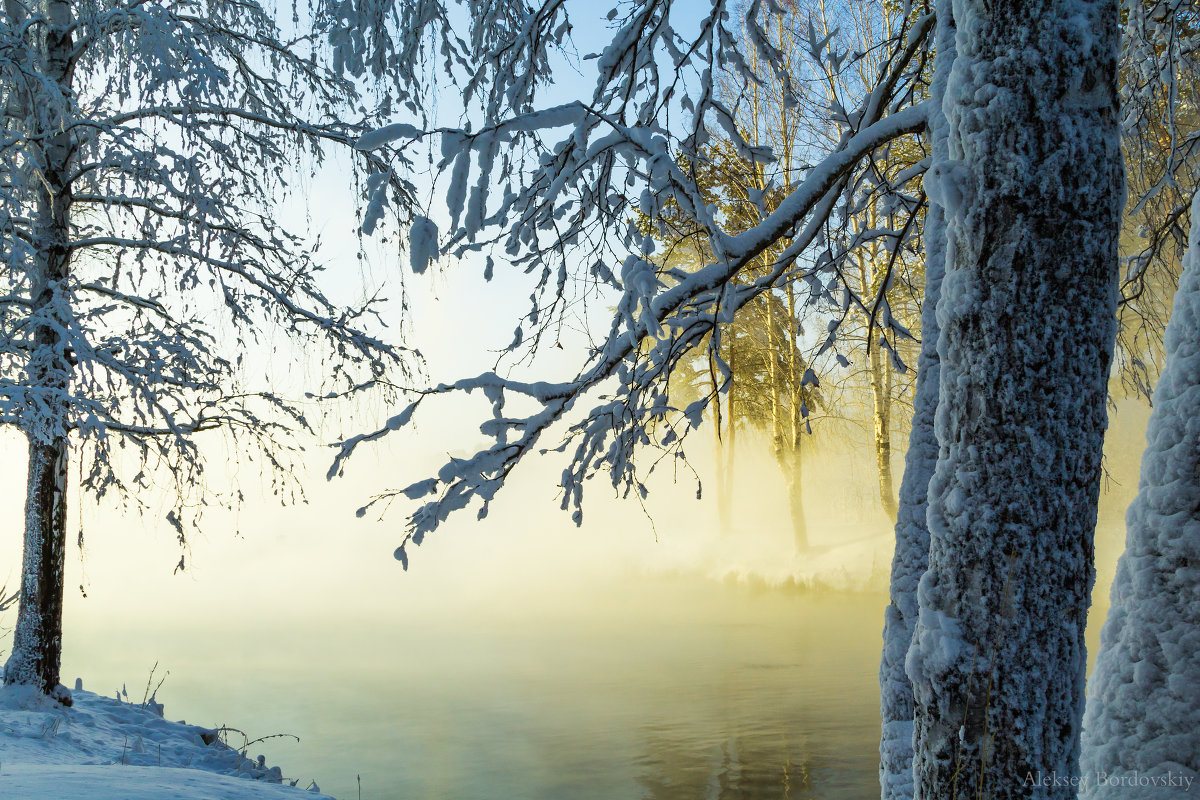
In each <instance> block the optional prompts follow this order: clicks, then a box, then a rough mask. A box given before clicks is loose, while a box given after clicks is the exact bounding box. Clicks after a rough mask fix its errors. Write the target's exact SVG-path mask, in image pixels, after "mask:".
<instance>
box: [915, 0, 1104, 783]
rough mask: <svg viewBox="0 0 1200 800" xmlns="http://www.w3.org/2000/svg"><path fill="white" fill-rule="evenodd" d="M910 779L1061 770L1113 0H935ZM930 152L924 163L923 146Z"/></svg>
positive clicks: (1077, 668) (1087, 513) (1081, 659)
mask: <svg viewBox="0 0 1200 800" xmlns="http://www.w3.org/2000/svg"><path fill="white" fill-rule="evenodd" d="M954 21H955V25H956V34H957V35H956V53H955V58H954V64H953V67H952V70H951V75H950V79H949V83H948V85H947V92H946V97H945V104H944V108H945V111H946V115H947V119H948V123H949V145H950V159H951V160H950V161H949V162H948V163H945V164H943V165H941V167H940V169H938V170H936V171H935V172H934V173H933V174H931V175H930V176H929V177H928V178H927V180H926V186H927V190H929V189H932V191H931V196H933V195H935V194H936V195H937V196H938V199H940V200H941V202H942V203H943V205H944V206H945V208H946V211H947V248H948V256H947V271H946V276H945V278H944V280H943V283H942V295H941V298H940V300H939V302H938V308H937V317H938V323H939V328H940V330H939V339H938V354H939V356H940V359H941V374H940V394H939V402H938V410H937V419H936V431H937V437H938V445H939V453H938V462H937V467H936V469H935V471H934V475H933V479H932V480H931V481H930V485H929V511H928V523H929V533H930V550H929V568H928V570H927V571H926V573H925V575H924V576H923V577H922V579H921V582H920V585H919V587H918V602H919V612H918V621H917V628H916V631H915V634H914V640H913V645H912V650H911V651H910V653H909V656H908V661H907V665H906V666H907V671H908V674H909V677H910V679H911V680H912V682H913V690H914V697H915V745H916V747H915V759H914V762H915V763H914V775H915V797H916V798H919V799H921V800H926V799H927V800H934V798H936V800H957V799H959V798H961V799H962V800H967V798H980V797H984V798H1012V797H1023V798H1024V797H1038V798H1069V797H1074V796H1075V794H1076V788H1075V787H1074V786H1072V785H1071V783H1070V779H1071V778H1073V777H1076V776H1078V774H1079V764H1078V760H1079V730H1080V721H1081V720H1080V718H1081V716H1082V712H1083V688H1084V672H1085V666H1086V658H1085V652H1084V638H1083V636H1084V626H1085V623H1086V617H1087V607H1088V603H1089V598H1090V592H1091V586H1092V581H1093V568H1092V537H1093V532H1094V527H1095V520H1096V501H1097V497H1098V494H1099V483H1100V482H1099V478H1100V461H1101V450H1102V444H1103V438H1104V430H1105V427H1106V425H1107V418H1106V413H1105V396H1106V390H1107V384H1108V368H1109V364H1110V361H1111V357H1112V347H1113V338H1114V333H1115V312H1116V286H1117V282H1116V277H1117V276H1116V265H1117V232H1118V228H1119V222H1120V214H1121V206H1122V195H1123V191H1122V189H1123V187H1122V171H1121V156H1120V148H1119V135H1118V129H1117V99H1116V62H1117V21H1118V16H1117V5H1116V2H1115V0H1097V1H1096V2H1088V1H1086V0H1027V1H1026V2H1011V1H1010V2H1000V3H997V2H992V1H991V0H986V2H985V0H956V1H955V3H954ZM935 166H936V165H935Z"/></svg>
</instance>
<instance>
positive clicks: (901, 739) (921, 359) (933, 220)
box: [879, 0, 954, 800]
mask: <svg viewBox="0 0 1200 800" xmlns="http://www.w3.org/2000/svg"><path fill="white" fill-rule="evenodd" d="M937 15H938V19H937V30H936V32H935V46H936V49H937V54H936V56H935V57H934V76H933V84H932V86H931V87H930V96H931V99H932V101H933V102H932V104H931V105H930V110H929V123H928V125H927V127H926V136H927V137H928V139H929V145H930V154H931V155H930V160H931V164H932V166H931V168H932V169H935V170H937V171H939V172H941V171H944V170H945V165H946V163H947V161H948V160H949V157H950V156H949V147H950V145H949V129H948V126H947V122H946V115H945V112H944V111H943V107H942V101H943V99H944V97H945V94H946V83H947V81H948V80H949V78H950V67H951V65H952V64H953V63H954V14H953V7H952V5H951V0H939V2H938V4H937ZM923 239H924V241H925V297H924V305H922V307H921V352H920V355H919V356H918V357H917V385H916V390H915V392H914V395H913V418H912V430H911V431H910V432H909V437H908V451H907V452H906V453H905V456H904V476H903V478H901V480H900V502H899V508H898V510H897V521H896V550H895V554H894V555H893V557H892V575H891V584H890V587H889V593H890V596H891V602H890V603H889V604H888V607H887V609H886V610H885V612H884V622H883V654H882V657H881V659H880V665H879V704H880V717H881V720H882V735H881V737H880V740H879V787H880V792H881V797H882V800H909V799H910V798H911V797H912V796H913V715H914V713H915V712H914V709H915V707H914V702H913V690H912V682H911V681H909V679H908V675H906V674H905V671H904V662H905V658H906V657H907V655H908V649H909V645H910V644H911V643H912V635H913V628H914V627H915V626H916V624H917V582H918V581H919V580H920V579H921V575H923V574H924V573H925V570H926V569H927V568H928V566H929V527H928V525H927V523H926V519H925V514H926V509H927V504H926V498H927V494H928V491H929V480H930V478H932V477H933V470H934V467H935V466H936V465H937V457H938V444H937V436H936V434H935V433H934V417H935V415H936V413H937V403H938V385H939V373H940V370H941V366H940V361H939V359H938V352H937V342H938V324H937V313H936V311H937V304H938V298H939V297H940V296H941V292H942V278H943V276H944V275H945V273H946V226H945V209H944V208H943V206H942V204H941V202H940V197H939V198H938V199H936V200H931V201H930V203H929V205H928V206H927V207H926V212H925V232H924V236H923Z"/></svg>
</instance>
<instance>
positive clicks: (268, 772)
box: [0, 686, 326, 800]
mask: <svg viewBox="0 0 1200 800" xmlns="http://www.w3.org/2000/svg"><path fill="white" fill-rule="evenodd" d="M73 696H74V705H72V706H71V707H69V708H67V707H63V706H61V705H59V704H58V703H56V702H54V701H52V700H49V699H47V698H45V697H43V696H42V695H40V694H39V693H37V692H35V691H31V690H29V689H26V688H22V687H8V686H6V687H3V688H0V798H3V800H286V798H289V797H290V798H296V799H297V800H299V799H300V798H306V800H312V798H319V797H326V796H325V795H321V794H318V793H317V791H318V790H317V789H316V787H315V786H313V787H311V788H312V790H311V791H305V790H304V788H303V787H302V786H295V787H294V786H291V785H289V784H290V783H291V781H288V780H286V779H284V777H283V776H282V774H281V772H280V770H279V768H278V767H268V766H266V764H265V761H264V759H263V758H262V757H261V756H259V757H257V758H247V757H245V756H244V755H243V754H242V752H240V751H239V750H237V749H235V748H234V747H231V746H230V745H228V744H226V743H225V742H224V741H222V737H221V736H219V735H218V731H214V730H212V729H209V728H202V727H197V726H195V725H188V724H186V723H185V722H182V721H181V722H170V721H168V720H166V719H164V718H163V717H162V716H160V713H161V711H162V706H161V705H157V704H154V703H147V704H146V706H147V707H145V708H143V706H142V704H141V703H137V702H133V703H130V702H123V701H120V700H117V699H114V698H108V697H100V696H98V695H95V694H93V693H91V692H87V691H83V690H76V691H75V692H73ZM225 738H227V739H230V740H231V743H232V744H235V745H236V744H239V743H240V740H239V735H238V734H237V733H232V734H231V735H229V736H227V737H225ZM252 752H253V751H251V753H252Z"/></svg>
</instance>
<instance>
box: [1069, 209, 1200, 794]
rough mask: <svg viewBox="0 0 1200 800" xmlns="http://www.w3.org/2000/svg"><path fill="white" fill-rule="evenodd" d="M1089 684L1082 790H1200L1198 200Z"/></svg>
mask: <svg viewBox="0 0 1200 800" xmlns="http://www.w3.org/2000/svg"><path fill="white" fill-rule="evenodd" d="M1165 344H1166V362H1165V366H1164V368H1163V372H1162V375H1161V376H1160V377H1159V379H1158V385H1157V386H1156V387H1155V390H1154V411H1153V413H1152V414H1151V416H1150V425H1149V428H1148V429H1147V431H1146V452H1145V455H1143V456H1142V477H1141V483H1140V486H1139V487H1138V495H1137V498H1136V499H1135V500H1134V501H1133V504H1132V505H1131V506H1130V507H1129V513H1128V515H1127V517H1126V524H1127V536H1126V540H1125V553H1124V554H1123V555H1122V556H1121V560H1120V562H1119V563H1118V564H1117V575H1116V578H1115V579H1114V580H1113V586H1112V606H1111V608H1110V610H1109V612H1108V619H1107V620H1106V621H1105V623H1104V629H1103V631H1102V632H1101V634H1100V654H1099V656H1098V657H1097V659H1096V669H1095V671H1094V672H1093V673H1092V679H1091V681H1090V683H1089V685H1088V701H1087V714H1086V715H1085V717H1084V725H1083V759H1082V761H1083V777H1084V778H1085V779H1086V783H1085V784H1084V790H1083V792H1082V794H1083V795H1084V796H1085V797H1088V798H1096V799H1097V800H1098V799H1099V798H1140V797H1145V798H1150V797H1176V796H1183V794H1184V793H1185V792H1187V791H1188V789H1189V788H1190V789H1191V790H1192V791H1200V655H1198V654H1200V480H1197V476H1198V475H1200V197H1197V199H1196V200H1194V201H1193V202H1192V233H1191V242H1190V246H1189V249H1188V254H1187V256H1186V257H1185V259H1184V265H1183V275H1182V276H1181V278H1180V281H1179V289H1178V291H1177V292H1176V294H1175V308H1174V311H1173V313H1172V314H1171V320H1170V322H1169V324H1168V325H1167V333H1166V341H1165Z"/></svg>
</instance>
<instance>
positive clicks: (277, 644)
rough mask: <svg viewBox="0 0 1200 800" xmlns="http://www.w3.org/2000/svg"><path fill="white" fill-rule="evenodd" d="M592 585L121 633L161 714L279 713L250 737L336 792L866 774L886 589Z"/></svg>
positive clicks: (712, 786)
mask: <svg viewBox="0 0 1200 800" xmlns="http://www.w3.org/2000/svg"><path fill="white" fill-rule="evenodd" d="M610 588H612V589H614V590H612V591H607V592H604V593H602V594H599V593H594V592H592V593H585V594H586V596H585V595H584V594H581V597H580V598H577V599H578V602H572V601H570V600H569V599H563V600H562V602H556V603H549V602H548V603H546V604H544V605H541V606H540V607H537V608H529V609H524V610H518V609H504V608H502V607H501V608H480V609H477V610H476V613H456V614H446V615H443V616H442V617H433V616H425V617H423V618H421V619H419V620H417V621H412V620H411V619H410V618H408V617H404V618H401V619H398V620H394V621H389V622H379V621H375V620H373V621H370V622H366V621H363V622H360V623H358V624H355V623H354V622H353V621H350V622H347V621H346V620H344V619H341V620H339V619H330V620H327V621H320V620H311V619H310V620H308V621H306V623H305V624H304V625H303V626H300V625H298V626H296V630H293V631H287V630H284V631H272V632H271V633H270V635H269V636H268V637H263V636H262V633H263V632H262V631H261V630H260V631H258V632H257V634H255V633H254V632H253V631H252V630H250V629H245V630H241V631H238V630H233V631H225V632H223V633H220V634H218V633H215V632H206V633H205V634H204V635H203V636H202V637H191V638H189V637H175V638H171V637H168V636H166V635H163V636H157V637H142V641H146V640H147V639H149V640H150V641H151V642H152V647H147V648H146V654H145V656H144V658H145V659H147V663H150V659H151V657H153V658H157V659H161V660H163V662H164V663H167V664H169V665H170V666H171V668H172V678H171V679H170V680H169V681H168V685H167V686H166V687H164V690H163V695H164V697H163V699H165V701H166V703H167V713H168V716H172V717H174V718H178V717H179V716H181V715H183V714H184V713H186V714H187V715H188V716H189V717H195V719H193V720H192V721H197V722H199V721H211V722H212V723H214V724H215V723H217V722H222V721H225V720H226V719H228V720H229V721H230V723H231V724H237V725H238V727H243V728H247V729H249V728H253V732H257V733H271V732H275V731H278V730H285V731H289V732H294V733H297V734H299V735H300V736H301V739H302V742H301V744H300V745H296V746H288V745H280V746H279V747H278V748H276V749H275V750H269V751H267V752H268V757H269V758H272V759H274V760H277V761H279V762H280V763H282V765H283V767H284V769H285V772H289V773H296V774H304V775H315V776H317V778H318V781H319V783H320V784H321V788H322V789H323V790H325V791H327V792H332V793H333V794H335V795H338V796H340V797H342V798H354V797H357V786H356V783H355V775H356V774H361V776H362V787H363V793H362V796H363V797H364V798H369V799H371V800H392V799H393V798H430V799H432V798H445V800H484V799H485V798H486V799H487V800H496V799H497V798H499V799H502V800H509V799H510V798H512V799H514V800H515V799H517V798H522V799H524V798H529V799H530V800H534V799H542V798H544V799H545V800H593V799H594V800H635V799H636V798H645V800H684V799H685V798H686V799H687V800H695V799H696V798H720V799H721V800H734V799H735V798H736V799H737V800H768V799H769V798H818V797H819V798H822V800H837V799H838V798H851V797H853V798H863V797H870V796H872V795H873V794H874V793H875V792H876V791H877V788H876V747H877V736H878V688H877V684H876V670H877V662H878V652H879V644H880V638H879V631H880V628H881V620H882V608H883V605H884V603H885V598H883V597H881V596H875V595H871V596H855V595H815V594H811V593H809V594H798V593H793V594H786V593H779V592H771V591H758V592H753V591H750V590H747V589H743V588H738V587H734V586H722V585H715V584H712V583H704V582H702V581H699V580H696V581H694V582H689V581H685V580H682V579H664V578H649V579H643V580H639V581H634V582H630V583H629V584H628V585H622V586H620V587H610ZM216 636H226V637H228V638H229V639H230V641H229V642H228V643H227V644H225V645H224V646H214V644H215V643H214V642H213V641H212V638H213V637H216ZM131 638H134V637H131ZM198 640H199V641H198ZM268 643H269V644H268ZM264 645H267V646H264ZM164 650H165V651H167V653H168V655H167V656H166V657H164ZM264 650H269V651H270V654H269V655H265V656H264V655H263V654H262V652H263V651H264ZM251 654H257V655H251ZM123 655H124V657H125V660H126V661H127V662H128V661H129V660H131V659H132V660H133V662H134V663H137V660H136V659H138V658H140V657H142V656H139V655H137V654H131V653H129V652H126V653H124V654H123ZM168 659H170V660H168ZM89 669H93V665H89ZM101 669H102V668H101ZM131 679H132V676H131ZM89 688H92V687H90V686H89ZM97 688H98V689H99V690H101V691H102V690H103V687H97ZM217 714H219V715H220V718H218V717H216V716H213V715H217ZM247 716H249V717H250V718H246V717H247ZM297 767H300V769H297Z"/></svg>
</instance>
